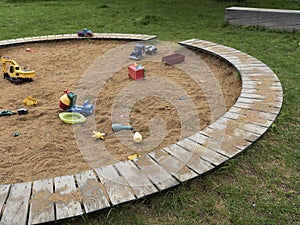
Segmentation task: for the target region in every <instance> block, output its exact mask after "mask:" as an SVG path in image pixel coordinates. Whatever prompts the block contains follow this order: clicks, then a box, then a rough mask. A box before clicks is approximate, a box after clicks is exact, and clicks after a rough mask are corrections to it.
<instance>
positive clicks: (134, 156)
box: [127, 153, 141, 160]
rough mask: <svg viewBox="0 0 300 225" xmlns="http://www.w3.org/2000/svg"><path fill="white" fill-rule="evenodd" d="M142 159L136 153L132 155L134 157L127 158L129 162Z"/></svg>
mask: <svg viewBox="0 0 300 225" xmlns="http://www.w3.org/2000/svg"><path fill="white" fill-rule="evenodd" d="M140 157H141V155H140V154H138V153H134V154H132V155H129V156H127V158H128V159H129V160H137V159H138V158H140Z"/></svg>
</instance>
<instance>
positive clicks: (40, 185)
mask: <svg viewBox="0 0 300 225" xmlns="http://www.w3.org/2000/svg"><path fill="white" fill-rule="evenodd" d="M52 195H53V181H52V179H45V180H37V181H34V182H33V187H32V197H31V204H30V212H29V224H39V223H46V222H50V221H54V220H55V215H54V202H53V201H52V200H51V196H52Z"/></svg>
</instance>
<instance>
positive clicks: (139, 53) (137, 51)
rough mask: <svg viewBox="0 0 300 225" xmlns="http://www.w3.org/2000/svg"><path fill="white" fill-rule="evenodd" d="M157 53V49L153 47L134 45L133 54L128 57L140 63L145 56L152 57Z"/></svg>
mask: <svg viewBox="0 0 300 225" xmlns="http://www.w3.org/2000/svg"><path fill="white" fill-rule="evenodd" d="M156 52H157V48H156V47H155V46H153V45H144V44H140V43H138V44H135V45H134V49H133V52H132V53H131V54H130V55H129V58H130V59H133V60H139V61H141V60H142V58H143V57H144V55H145V54H147V55H153V54H155V53H156Z"/></svg>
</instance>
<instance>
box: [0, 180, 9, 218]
mask: <svg viewBox="0 0 300 225" xmlns="http://www.w3.org/2000/svg"><path fill="white" fill-rule="evenodd" d="M9 188H10V185H8V184H2V185H0V212H3V206H4V203H5V201H6V199H7V196H8V193H9ZM1 214H2V213H0V215H1ZM0 218H1V217H0Z"/></svg>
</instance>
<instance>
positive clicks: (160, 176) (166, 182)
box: [136, 155, 178, 190]
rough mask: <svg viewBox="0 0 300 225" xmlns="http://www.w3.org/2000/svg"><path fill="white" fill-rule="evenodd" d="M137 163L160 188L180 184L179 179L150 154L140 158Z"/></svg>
mask: <svg viewBox="0 0 300 225" xmlns="http://www.w3.org/2000/svg"><path fill="white" fill-rule="evenodd" d="M136 164H137V165H138V167H139V168H141V169H142V170H143V172H145V174H146V175H147V176H148V177H149V178H150V180H151V181H152V183H154V184H155V185H156V187H158V188H159V190H164V189H167V188H170V187H173V186H175V185H177V184H178V181H177V180H176V179H175V178H174V177H172V176H171V174H170V173H168V172H167V171H166V170H165V169H164V168H162V167H161V166H160V165H159V164H157V163H156V162H155V161H154V160H153V159H151V158H150V157H149V156H148V155H145V156H144V157H142V158H140V159H139V160H138V161H137V162H136Z"/></svg>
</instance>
